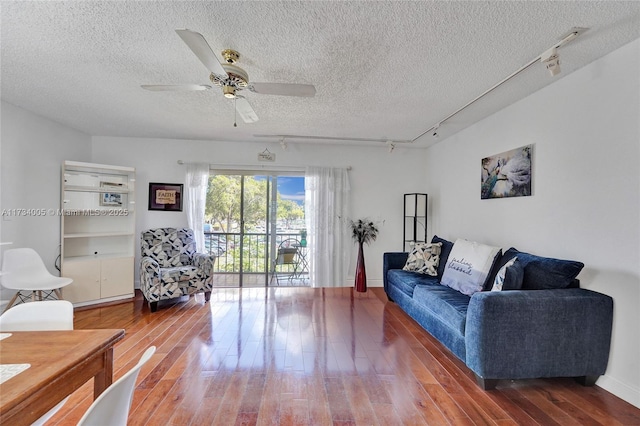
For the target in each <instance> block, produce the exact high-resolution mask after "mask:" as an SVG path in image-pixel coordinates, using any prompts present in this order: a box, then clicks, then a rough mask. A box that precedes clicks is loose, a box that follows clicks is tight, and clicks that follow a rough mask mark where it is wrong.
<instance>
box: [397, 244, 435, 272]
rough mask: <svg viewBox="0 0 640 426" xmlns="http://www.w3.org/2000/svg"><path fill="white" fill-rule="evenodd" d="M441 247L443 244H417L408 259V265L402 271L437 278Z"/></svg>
mask: <svg viewBox="0 0 640 426" xmlns="http://www.w3.org/2000/svg"><path fill="white" fill-rule="evenodd" d="M441 247H442V243H432V244H426V243H415V244H414V245H413V249H412V250H411V252H409V256H408V257H407V263H405V265H404V268H402V269H403V270H405V271H412V272H417V273H419V274H427V275H432V276H434V277H435V276H437V275H438V271H437V268H438V262H439V260H440V248H441Z"/></svg>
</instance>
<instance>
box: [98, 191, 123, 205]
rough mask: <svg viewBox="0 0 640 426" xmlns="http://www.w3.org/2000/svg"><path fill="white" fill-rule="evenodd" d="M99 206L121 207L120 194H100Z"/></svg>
mask: <svg viewBox="0 0 640 426" xmlns="http://www.w3.org/2000/svg"><path fill="white" fill-rule="evenodd" d="M100 205H101V206H108V207H122V194H119V193H115V192H101V193H100Z"/></svg>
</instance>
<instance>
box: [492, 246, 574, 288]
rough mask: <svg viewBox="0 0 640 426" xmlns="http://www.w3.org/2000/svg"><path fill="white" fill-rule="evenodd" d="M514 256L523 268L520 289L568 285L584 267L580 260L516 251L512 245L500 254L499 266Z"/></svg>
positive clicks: (564, 286)
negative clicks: (502, 254)
mask: <svg viewBox="0 0 640 426" xmlns="http://www.w3.org/2000/svg"><path fill="white" fill-rule="evenodd" d="M515 256H517V257H518V262H519V263H521V264H522V266H523V268H524V279H523V281H522V289H524V290H544V289H554V288H566V287H569V286H570V285H571V282H572V281H573V280H574V279H575V278H576V277H577V276H578V274H579V273H580V271H581V270H582V268H584V263H582V262H576V261H574V260H563V259H554V258H551V257H542V256H536V255H533V254H530V253H525V252H521V251H518V250H517V249H515V248H513V247H511V248H510V249H509V250H507V251H506V252H505V254H504V256H502V262H501V266H504V264H505V263H507V262H508V261H509V260H511V259H512V258H513V257H515Z"/></svg>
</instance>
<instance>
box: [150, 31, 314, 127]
mask: <svg viewBox="0 0 640 426" xmlns="http://www.w3.org/2000/svg"><path fill="white" fill-rule="evenodd" d="M176 33H178V35H179V36H180V38H181V39H182V41H184V42H185V43H186V45H187V46H188V47H189V49H191V51H193V53H194V54H195V55H196V56H197V57H198V59H200V61H201V62H202V63H203V64H204V66H205V67H207V69H208V70H209V71H210V72H211V74H210V75H209V80H211V82H212V83H213V84H214V85H216V86H219V87H221V88H222V93H223V95H224V97H225V98H229V99H234V101H235V108H236V111H237V112H238V114H239V115H240V117H241V118H242V120H243V121H244V122H245V123H255V122H256V121H258V116H257V115H256V113H255V111H254V110H253V108H252V107H251V105H250V104H249V102H248V101H247V100H246V99H245V97H244V96H242V95H239V94H238V92H240V91H242V90H244V89H248V90H249V91H251V92H254V93H259V94H263V95H281V96H302V97H312V96H314V95H315V94H316V88H315V87H314V86H313V85H311V84H287V83H256V82H253V81H251V82H250V81H249V74H247V72H246V71H245V70H243V69H242V68H240V67H239V66H237V65H235V64H236V62H237V61H238V60H239V59H240V54H239V53H238V52H236V51H235V50H231V49H225V50H223V51H222V57H223V58H224V61H223V62H222V63H221V62H220V61H219V60H218V58H217V57H216V55H215V54H214V53H213V50H211V47H210V46H209V43H207V40H205V38H204V37H203V36H202V34H200V33H198V32H195V31H191V30H187V29H179V30H176ZM142 88H143V89H146V90H151V91H155V92H162V91H184V90H187V91H197V90H208V89H211V86H209V85H206V84H173V85H157V84H143V85H142Z"/></svg>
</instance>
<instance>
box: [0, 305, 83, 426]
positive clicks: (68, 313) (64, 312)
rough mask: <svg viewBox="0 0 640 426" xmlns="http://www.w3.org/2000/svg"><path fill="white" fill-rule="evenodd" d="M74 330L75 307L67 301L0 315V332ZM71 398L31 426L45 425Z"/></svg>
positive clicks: (15, 308) (17, 307) (24, 308)
mask: <svg viewBox="0 0 640 426" xmlns="http://www.w3.org/2000/svg"><path fill="white" fill-rule="evenodd" d="M53 330H73V305H72V304H71V302H68V301H66V300H44V301H41V302H28V303H22V304H20V305H16V306H14V307H13V308H11V309H9V310H7V311H5V312H4V313H3V314H2V315H0V331H2V332H7V331H53ZM67 399H69V397H67V398H65V399H64V400H62V401H61V402H60V403H58V405H56V406H55V407H53V408H52V409H51V410H49V411H48V412H47V413H46V414H44V415H43V416H42V417H40V418H39V419H38V420H36V421H35V422H34V423H32V424H31V426H34V425H37V426H40V425H43V424H44V423H45V422H46V421H47V420H49V419H50V418H51V417H53V415H54V414H55V413H57V412H58V410H60V408H62V406H63V405H64V403H65V402H67Z"/></svg>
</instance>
